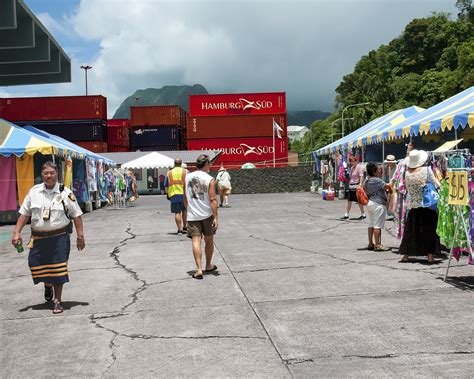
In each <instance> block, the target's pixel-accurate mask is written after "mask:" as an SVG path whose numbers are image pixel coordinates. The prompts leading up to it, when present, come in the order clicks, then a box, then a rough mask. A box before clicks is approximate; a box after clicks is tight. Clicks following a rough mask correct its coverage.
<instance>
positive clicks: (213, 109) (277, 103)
mask: <svg viewBox="0 0 474 379" xmlns="http://www.w3.org/2000/svg"><path fill="white" fill-rule="evenodd" d="M282 113H286V94H285V92H268V93H233V94H217V95H189V115H190V116H229V115H245V114H247V115H249V114H282Z"/></svg>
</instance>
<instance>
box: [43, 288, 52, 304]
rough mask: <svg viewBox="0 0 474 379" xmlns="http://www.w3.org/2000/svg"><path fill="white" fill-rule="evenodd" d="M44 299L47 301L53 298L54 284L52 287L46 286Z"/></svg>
mask: <svg viewBox="0 0 474 379" xmlns="http://www.w3.org/2000/svg"><path fill="white" fill-rule="evenodd" d="M44 299H45V300H46V301H51V300H53V286H51V287H48V286H44Z"/></svg>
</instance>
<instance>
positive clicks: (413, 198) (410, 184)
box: [405, 167, 435, 209]
mask: <svg viewBox="0 0 474 379" xmlns="http://www.w3.org/2000/svg"><path fill="white" fill-rule="evenodd" d="M434 181H435V177H434V174H433V170H431V168H430V167H425V168H422V169H421V170H417V171H415V172H409V171H407V172H406V173H405V185H406V188H407V208H408V209H414V208H422V207H423V188H424V187H425V185H426V183H427V182H432V183H433V182H434Z"/></svg>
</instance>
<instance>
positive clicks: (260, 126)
mask: <svg viewBox="0 0 474 379" xmlns="http://www.w3.org/2000/svg"><path fill="white" fill-rule="evenodd" d="M273 120H275V122H276V123H277V124H278V125H279V126H280V127H281V128H282V129H283V132H280V133H281V135H282V137H285V138H286V114H280V115H261V116H257V115H255V116H215V117H193V116H189V117H188V128H187V137H188V140H191V139H202V138H232V137H272V135H273V134H272V133H273Z"/></svg>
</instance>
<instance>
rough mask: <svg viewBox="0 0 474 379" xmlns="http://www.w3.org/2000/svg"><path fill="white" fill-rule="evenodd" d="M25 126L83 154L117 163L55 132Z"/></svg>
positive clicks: (113, 163) (108, 162)
mask: <svg viewBox="0 0 474 379" xmlns="http://www.w3.org/2000/svg"><path fill="white" fill-rule="evenodd" d="M23 128H24V129H26V130H28V131H29V132H32V133H34V134H36V135H39V136H42V137H45V138H48V139H49V140H51V141H54V142H58V143H60V144H63V145H65V146H68V147H69V148H71V149H73V150H75V151H78V152H80V153H81V154H83V155H84V156H86V157H89V158H93V159H95V160H101V161H104V162H105V163H107V164H112V165H115V162H114V161H113V160H110V159H109V158H106V157H104V156H102V155H100V154H97V153H94V152H92V151H89V150H87V149H84V148H83V147H81V146H79V145H76V144H74V143H72V142H70V141H68V140H66V139H64V138H61V137H59V136H56V135H54V134H51V133H48V132H45V131H44V130H40V129H37V128H35V127H34V126H31V125H26V126H24V127H23Z"/></svg>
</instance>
